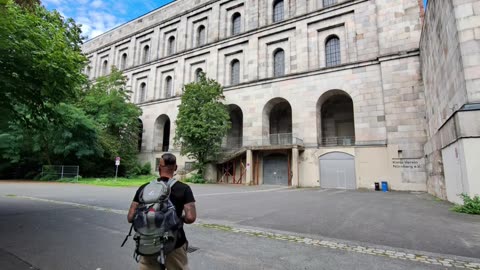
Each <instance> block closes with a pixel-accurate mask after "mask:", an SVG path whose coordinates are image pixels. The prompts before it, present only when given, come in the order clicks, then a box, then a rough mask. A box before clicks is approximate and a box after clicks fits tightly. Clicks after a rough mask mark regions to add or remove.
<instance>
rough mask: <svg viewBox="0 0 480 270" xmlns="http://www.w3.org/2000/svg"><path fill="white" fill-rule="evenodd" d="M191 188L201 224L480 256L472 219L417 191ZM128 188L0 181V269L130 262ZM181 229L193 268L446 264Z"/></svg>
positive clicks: (476, 220)
mask: <svg viewBox="0 0 480 270" xmlns="http://www.w3.org/2000/svg"><path fill="white" fill-rule="evenodd" d="M193 190H194V193H195V194H196V198H197V205H198V212H199V217H200V219H201V220H200V221H201V223H215V224H228V225H230V226H232V227H233V228H235V227H239V228H252V227H253V228H257V229H259V230H265V231H277V230H279V231H281V233H283V234H292V235H307V236H309V237H312V238H315V239H333V240H332V241H337V242H342V243H347V244H348V243H350V244H351V245H363V246H373V247H378V248H383V249H387V250H390V251H392V252H398V251H400V252H401V251H405V252H414V251H412V250H415V254H419V253H421V254H427V255H431V256H433V257H435V256H436V257H442V258H447V257H448V258H451V259H456V258H458V257H457V256H451V255H460V256H466V257H470V258H467V259H465V258H460V259H464V260H467V261H469V262H477V263H478V262H479V260H475V259H474V258H480V246H479V242H480V241H478V237H479V233H480V230H479V229H480V217H474V216H467V215H461V214H456V213H452V212H450V211H448V207H450V205H449V204H447V203H443V202H438V201H436V200H434V199H433V198H432V197H430V196H428V195H425V194H407V193H389V194H382V193H373V192H339V191H332V190H327V191H324V190H315V189H308V190H303V189H299V190H298V189H297V190H286V189H282V188H277V187H232V186H212V185H202V186H194V187H193ZM134 191H135V189H134V188H104V187H94V186H82V185H68V184H48V183H47V184H32V183H21V184H19V183H2V182H0V269H2V270H11V269H12V270H13V269H18V270H23V269H41V270H67V269H68V270H76V269H93V270H99V269H137V265H136V262H135V261H134V260H133V258H132V251H133V242H132V241H130V242H129V244H128V245H127V247H124V248H120V243H121V242H122V240H123V238H124V236H125V235H126V233H127V231H128V228H129V225H128V224H127V222H126V218H125V211H126V209H128V206H129V204H130V201H131V198H132V197H133V193H134ZM65 202H67V203H65ZM72 203H73V204H72ZM93 206H96V207H93ZM372 207H373V208H372ZM398 209H403V210H402V211H400V212H398V211H397V210H398ZM387 210H390V211H387ZM395 211H396V212H395ZM369 213H371V214H369ZM362 216H363V217H362ZM352 223H358V224H352ZM394 230H403V231H394ZM187 235H188V238H189V240H190V243H191V245H192V246H194V247H196V248H198V250H197V251H195V252H193V253H191V254H190V256H189V258H190V264H191V269H194V270H195V269H445V267H442V266H438V265H431V264H428V263H421V262H415V261H409V260H400V259H392V258H389V257H385V256H376V255H369V254H363V253H361V252H354V251H346V250H341V249H337V248H335V247H333V248H332V247H322V246H313V245H306V244H302V243H297V242H291V241H282V240H279V239H272V238H269V237H261V236H259V235H258V234H248V233H241V232H240V233H239V232H238V231H235V230H219V229H213V228H207V227H205V226H199V225H196V226H188V227H187ZM402 235H403V236H404V237H402ZM378 245H382V246H378ZM403 249H408V250H403ZM438 253H443V254H438ZM444 254H447V255H444ZM448 254H450V255H448ZM479 269H480V265H479Z"/></svg>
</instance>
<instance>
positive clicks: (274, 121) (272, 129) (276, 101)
mask: <svg viewBox="0 0 480 270" xmlns="http://www.w3.org/2000/svg"><path fill="white" fill-rule="evenodd" d="M262 120H263V121H262V123H263V127H262V135H263V136H264V137H267V138H268V141H269V143H270V144H291V143H292V106H291V105H290V103H289V102H288V101H287V100H286V99H284V98H280V97H277V98H273V99H271V100H270V101H268V102H267V104H265V106H264V108H263V115H262Z"/></svg>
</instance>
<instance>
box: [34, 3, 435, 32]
mask: <svg viewBox="0 0 480 270" xmlns="http://www.w3.org/2000/svg"><path fill="white" fill-rule="evenodd" d="M190 1H193V0H190ZM423 1H424V3H425V4H426V3H427V0H423ZM170 2H173V0H150V1H142V0H123V1H122V0H117V1H115V0H42V3H43V4H44V5H45V6H46V7H47V8H48V9H50V10H53V9H56V10H58V11H59V12H60V13H61V14H62V15H63V16H65V17H71V18H73V19H75V21H76V22H77V23H80V24H82V30H83V34H84V35H85V36H87V37H88V38H93V37H96V36H98V35H100V34H102V33H104V32H106V31H108V30H110V29H112V28H114V27H116V26H118V25H120V24H123V23H126V22H128V21H130V20H132V19H135V18H137V17H139V16H141V15H143V14H145V13H148V12H150V11H152V10H154V9H156V8H158V7H161V6H163V5H165V4H168V3H170Z"/></svg>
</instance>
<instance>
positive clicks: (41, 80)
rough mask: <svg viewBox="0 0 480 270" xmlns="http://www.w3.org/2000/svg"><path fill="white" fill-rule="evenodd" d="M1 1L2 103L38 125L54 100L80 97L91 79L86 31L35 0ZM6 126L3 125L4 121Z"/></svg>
mask: <svg viewBox="0 0 480 270" xmlns="http://www.w3.org/2000/svg"><path fill="white" fill-rule="evenodd" d="M20 2H22V5H23V6H24V7H25V8H23V7H21V6H19V5H18V4H16V3H14V2H13V1H8V2H7V3H6V4H0V55H1V57H0V108H1V109H2V111H1V113H2V115H3V116H6V117H8V118H16V119H20V120H23V121H25V122H27V123H28V124H30V125H32V126H35V124H36V123H38V122H39V120H40V122H41V119H37V117H38V118H43V117H45V115H48V116H49V117H51V120H55V117H54V116H52V115H51V114H52V113H54V112H56V109H55V105H56V104H59V103H60V102H67V101H68V100H72V99H76V98H77V97H78V94H79V93H80V87H81V85H82V84H84V83H85V82H86V77H85V76H84V75H83V74H82V70H83V68H84V67H85V65H86V62H87V60H86V58H85V56H84V55H83V54H82V52H81V48H80V45H81V43H82V37H81V30H80V27H79V25H77V24H76V23H75V22H74V21H73V19H64V18H63V17H62V16H61V15H60V13H58V12H57V11H48V10H47V9H45V8H44V7H42V6H40V5H38V4H36V3H35V1H20ZM0 127H1V126H0Z"/></svg>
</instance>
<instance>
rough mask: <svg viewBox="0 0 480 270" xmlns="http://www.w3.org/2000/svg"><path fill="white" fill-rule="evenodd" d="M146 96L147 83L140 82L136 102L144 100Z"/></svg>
mask: <svg viewBox="0 0 480 270" xmlns="http://www.w3.org/2000/svg"><path fill="white" fill-rule="evenodd" d="M146 98H147V84H146V83H141V84H140V89H139V91H138V102H144V101H145V99H146Z"/></svg>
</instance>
